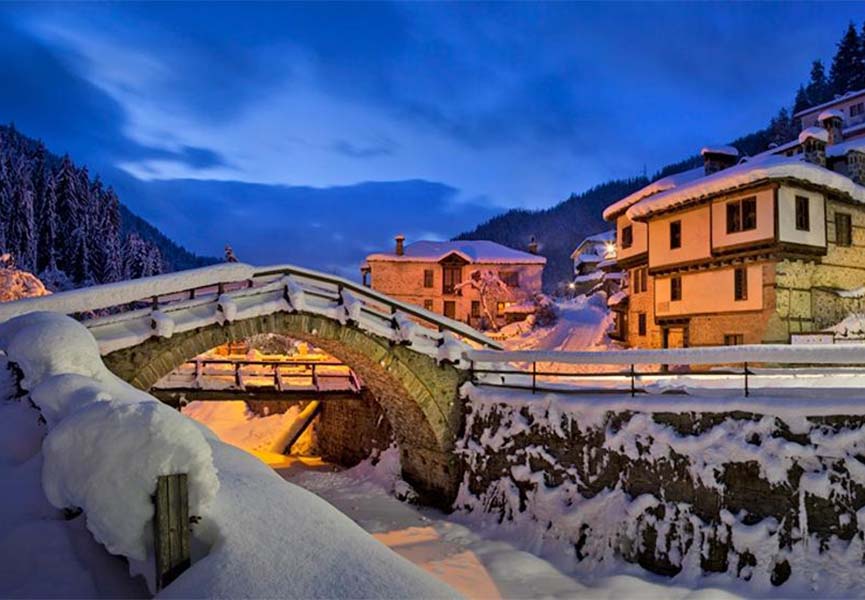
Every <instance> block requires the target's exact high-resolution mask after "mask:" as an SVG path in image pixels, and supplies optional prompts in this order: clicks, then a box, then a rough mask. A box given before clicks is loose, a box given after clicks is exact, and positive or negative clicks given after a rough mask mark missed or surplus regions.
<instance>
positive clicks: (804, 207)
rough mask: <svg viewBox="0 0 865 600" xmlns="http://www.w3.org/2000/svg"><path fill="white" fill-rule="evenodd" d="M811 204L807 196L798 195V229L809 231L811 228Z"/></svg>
mask: <svg viewBox="0 0 865 600" xmlns="http://www.w3.org/2000/svg"><path fill="white" fill-rule="evenodd" d="M810 210H811V206H810V202H809V201H808V198H806V197H805V196H796V229H798V230H799V231H809V230H810V229H811V214H810Z"/></svg>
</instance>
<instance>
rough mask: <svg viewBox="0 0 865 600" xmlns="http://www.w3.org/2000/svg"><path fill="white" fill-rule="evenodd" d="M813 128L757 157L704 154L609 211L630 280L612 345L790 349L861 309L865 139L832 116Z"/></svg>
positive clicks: (724, 151)
mask: <svg viewBox="0 0 865 600" xmlns="http://www.w3.org/2000/svg"><path fill="white" fill-rule="evenodd" d="M816 122H817V123H818V124H819V125H817V126H812V127H808V128H805V129H804V130H803V132H802V134H801V135H800V136H799V139H797V140H794V141H792V142H790V143H788V144H785V145H783V146H782V147H776V148H773V149H771V150H769V151H767V152H765V153H763V154H760V155H757V156H754V157H748V158H740V157H739V155H738V151H737V150H736V149H735V148H730V147H707V148H704V149H703V150H702V156H703V159H704V165H703V167H700V168H697V169H692V170H690V171H685V172H683V173H678V174H676V175H672V176H670V177H666V178H664V179H661V180H658V181H656V182H654V183H652V184H650V185H649V186H647V187H645V188H643V189H641V190H639V191H637V192H635V193H634V194H631V195H630V196H628V197H626V198H623V199H622V200H620V201H618V202H616V203H614V204H613V205H611V206H610V207H608V208H607V210H606V211H605V212H604V217H605V219H607V220H608V221H610V222H613V223H615V225H616V234H617V235H616V237H617V249H616V252H617V254H616V260H617V261H618V263H619V266H620V267H621V268H622V269H623V270H625V272H626V273H627V277H626V283H625V290H626V292H627V294H626V295H623V296H622V300H621V301H620V302H619V303H618V304H616V305H615V306H614V307H613V309H614V310H615V311H616V317H617V319H616V326H615V331H614V333H613V336H614V337H616V338H617V339H620V340H621V341H623V342H625V343H627V344H628V345H629V346H633V347H641V348H663V347H682V346H708V345H723V344H742V343H771V342H776V343H777V342H781V343H786V342H788V341H790V339H791V336H793V335H794V334H798V333H807V332H816V331H821V330H823V329H825V328H827V327H830V326H832V325H834V324H835V323H838V322H839V321H841V320H842V319H843V318H844V317H845V316H846V315H848V314H850V313H852V312H861V311H862V310H863V308H865V304H863V296H865V294H862V293H857V290H859V289H860V288H862V289H863V290H865V287H863V286H865V187H863V184H865V136H862V137H859V136H860V135H862V133H865V131H863V132H861V133H860V132H858V131H855V129H854V128H845V113H843V112H842V111H840V110H837V109H833V108H832V107H823V108H822V110H821V111H820V113H819V114H818V115H817V116H816Z"/></svg>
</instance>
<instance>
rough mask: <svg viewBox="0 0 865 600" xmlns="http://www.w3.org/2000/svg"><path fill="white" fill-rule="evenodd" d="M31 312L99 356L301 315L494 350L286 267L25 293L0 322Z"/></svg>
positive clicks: (398, 305)
mask: <svg viewBox="0 0 865 600" xmlns="http://www.w3.org/2000/svg"><path fill="white" fill-rule="evenodd" d="M35 311H52V312H62V313H64V314H73V315H76V316H78V317H79V319H80V320H81V321H82V322H83V323H84V324H85V325H86V326H87V327H88V329H90V331H91V332H92V333H93V335H94V336H95V337H96V339H97V341H98V342H99V346H100V350H101V351H102V353H103V354H108V353H111V352H114V351H117V350H120V349H122V348H128V347H132V346H135V345H138V344H140V343H142V342H143V341H145V340H147V339H149V338H150V337H154V336H156V337H165V338H170V337H171V336H172V335H173V334H175V333H182V332H186V331H191V330H194V329H197V328H199V327H203V326H207V325H211V324H214V323H219V324H224V323H226V322H231V321H234V320H242V319H248V318H252V317H257V316H261V315H265V314H273V313H277V312H307V313H313V314H317V315H320V316H324V317H327V318H330V319H334V320H336V321H338V322H339V323H340V324H342V325H345V324H347V323H353V324H356V325H357V326H358V327H360V328H361V329H363V330H365V331H368V332H369V333H372V334H374V335H377V336H380V337H383V338H385V339H387V340H389V341H391V342H393V343H401V344H409V345H411V346H412V348H413V349H414V350H416V351H417V352H421V353H424V354H427V355H428V356H433V357H435V358H437V359H439V360H449V361H450V362H452V363H454V364H459V361H460V357H461V355H462V352H463V351H464V350H466V349H467V348H468V347H469V346H467V345H465V344H464V343H463V342H470V343H473V344H475V345H478V346H481V347H486V348H492V349H498V348H500V346H499V344H498V343H497V342H495V341H493V340H491V339H489V338H487V337H486V336H484V335H482V334H481V333H479V332H478V331H476V330H474V329H473V328H471V327H469V326H467V325H465V324H463V323H459V322H457V321H454V320H452V319H448V318H447V317H444V316H441V315H437V314H435V313H432V312H430V311H427V310H425V309H422V308H420V307H418V306H414V305H410V304H406V303H403V302H400V301H397V300H394V299H392V298H390V297H388V296H386V295H384V294H381V293H379V292H376V291H374V290H371V289H368V288H366V287H364V286H362V285H360V284H357V283H355V282H352V281H349V280H347V279H343V278H341V277H336V276H332V275H327V274H324V273H318V272H316V271H311V270H308V269H302V268H300V267H295V266H291V265H281V266H273V267H264V268H255V267H252V266H250V265H245V264H240V263H233V264H223V265H215V266H212V267H205V268H202V269H194V270H190V271H184V272H180V273H171V274H167V275H159V276H156V277H148V278H143V279H139V280H134V281H130V282H121V283H113V284H107V285H101V286H94V287H92V288H84V289H80V290H72V291H69V292H62V293H58V294H54V295H51V296H45V297H40V298H30V299H26V300H20V301H17V302H11V303H8V304H4V305H2V306H0V322H2V321H5V320H8V319H9V318H12V317H14V316H17V315H19V314H24V313H27V312H35Z"/></svg>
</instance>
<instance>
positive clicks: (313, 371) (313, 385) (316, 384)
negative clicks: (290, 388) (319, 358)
mask: <svg viewBox="0 0 865 600" xmlns="http://www.w3.org/2000/svg"><path fill="white" fill-rule="evenodd" d="M312 387H314V388H315V389H316V391H318V377H316V375H315V363H312Z"/></svg>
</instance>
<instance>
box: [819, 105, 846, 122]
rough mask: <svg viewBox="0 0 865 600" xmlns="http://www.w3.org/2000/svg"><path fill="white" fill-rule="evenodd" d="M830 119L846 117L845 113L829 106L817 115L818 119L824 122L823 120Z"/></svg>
mask: <svg viewBox="0 0 865 600" xmlns="http://www.w3.org/2000/svg"><path fill="white" fill-rule="evenodd" d="M829 119H842V120H843V119H844V113H843V112H842V111H840V110H838V109H837V108H829V109H827V110H824V111H823V112H821V113H820V114H819V115H817V120H818V121H819V122H820V123H822V122H823V121H828V120H829Z"/></svg>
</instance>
